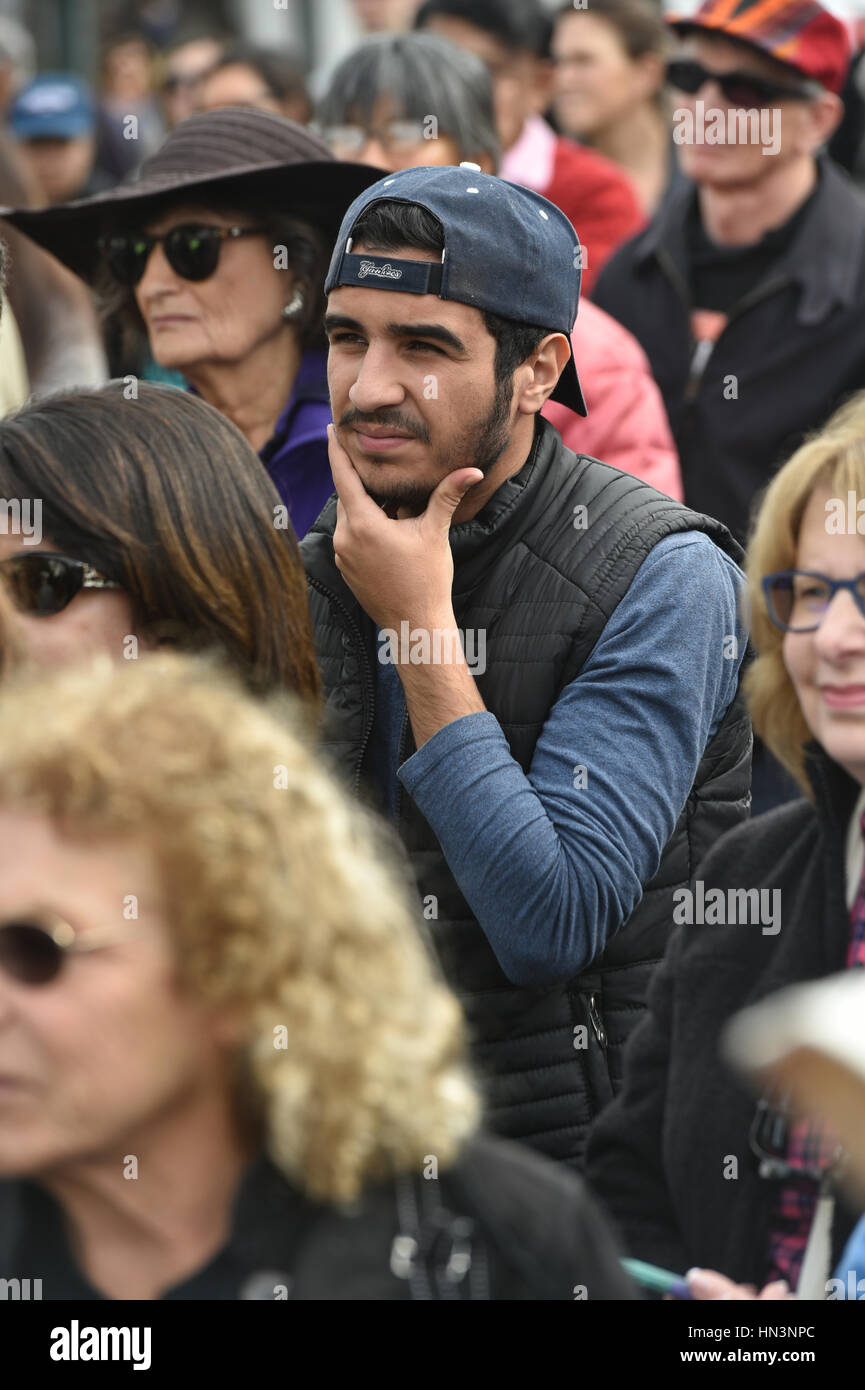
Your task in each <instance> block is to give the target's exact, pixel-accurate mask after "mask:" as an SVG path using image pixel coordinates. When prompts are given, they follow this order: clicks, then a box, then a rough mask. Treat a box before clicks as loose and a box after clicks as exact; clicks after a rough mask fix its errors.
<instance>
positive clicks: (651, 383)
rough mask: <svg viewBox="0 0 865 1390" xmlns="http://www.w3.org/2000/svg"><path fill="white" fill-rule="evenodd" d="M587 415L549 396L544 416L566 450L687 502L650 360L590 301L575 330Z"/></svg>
mask: <svg viewBox="0 0 865 1390" xmlns="http://www.w3.org/2000/svg"><path fill="white" fill-rule="evenodd" d="M571 343H572V344H573V349H574V360H575V362H576V364H577V371H578V372H579V376H580V382H581V384H582V387H583V395H584V396H585V398H586V406H587V407H588V411H589V413H588V415H587V416H586V417H585V418H583V416H582V415H575V414H574V412H573V411H572V410H569V409H568V407H567V406H566V405H559V404H558V402H556V401H547V403H546V405H545V406H544V409H543V412H542V414H543V415H544V416H545V417H546V419H547V420H549V421H550V423H551V424H553V425H555V427H556V429H557V430H558V431H559V434H560V435H561V436H562V439H563V440H564V442H565V444H566V445H567V446H568V448H569V449H573V451H574V453H575V454H589V455H590V457H591V458H596V459H600V460H601V461H602V462H603V463H611V464H613V466H614V467H616V468H621V470H622V472H623V473H633V474H634V476H635V477H637V478H642V479H643V481H644V482H647V483H651V485H652V487H655V488H657V489H658V491H659V492H666V493H667V495H668V496H670V497H675V498H676V500H677V501H679V502H681V500H682V495H683V494H682V475H681V473H680V471H679V456H678V454H677V453H676V446H675V444H674V443H673V436H672V434H671V433H670V425H669V422H668V420H667V412H666V410H665V409H664V402H663V400H662V399H661V393H660V391H659V390H658V387H657V385H656V383H655V379H654V377H653V376H652V373H651V370H650V368H649V361H648V358H647V357H646V354H645V353H644V352H643V349H642V348H641V347H640V344H639V343H638V342H637V340H636V338H635V337H634V336H633V334H632V333H629V332H628V330H627V329H626V328H623V327H622V325H621V324H620V323H619V322H618V321H617V320H616V319H614V318H613V317H612V316H611V315H610V314H607V313H605V312H604V310H603V309H599V308H598V306H597V305H596V304H593V303H592V302H591V300H590V299H582V300H580V310H579V313H578V315H577V322H576V325H575V327H574V331H573V333H572V334H571Z"/></svg>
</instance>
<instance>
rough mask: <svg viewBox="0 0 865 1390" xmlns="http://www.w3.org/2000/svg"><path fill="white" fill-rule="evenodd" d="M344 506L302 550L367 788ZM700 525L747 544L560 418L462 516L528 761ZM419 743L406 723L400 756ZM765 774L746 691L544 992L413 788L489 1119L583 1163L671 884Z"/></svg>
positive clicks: (479, 608)
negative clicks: (473, 903)
mask: <svg viewBox="0 0 865 1390" xmlns="http://www.w3.org/2000/svg"><path fill="white" fill-rule="evenodd" d="M578 505H584V506H585V507H586V508H587V515H588V519H589V525H588V528H587V530H585V531H583V532H577V531H575V529H574V527H573V524H572V520H571V519H572V517H573V515H574V509H575V507H576V506H578ZM335 514H336V507H335V504H334V503H333V502H331V503H329V504H328V506H327V507H326V508H325V510H324V512H323V513H322V515H321V517H320V518H319V520H318V522H317V523H316V525H315V526H314V527H313V528H312V530H311V531H310V532H309V533H308V535H307V536H306V538H305V539H304V542H303V545H302V552H303V556H304V563H305V565H306V568H307V575H308V578H309V585H310V606H311V610H312V617H313V627H314V631H315V636H316V644H317V647H318V652H319V657H320V662H321V668H322V676H323V681H324V687H325V691H326V693H327V698H328V703H329V706H330V708H331V709H332V710H333V711H334V712H336V713H337V714H338V715H339V716H341V719H342V726H341V729H340V731H339V732H338V734H336V735H335V736H334V737H333V738H332V739H331V747H332V750H333V752H334V754H335V756H336V757H338V759H339V761H340V763H341V766H342V767H343V769H344V772H345V774H346V775H347V776H348V777H350V778H353V779H354V781H355V784H356V785H360V782H361V777H362V773H363V770H364V755H365V751H366V748H367V745H368V742H369V734H370V729H371V726H372V720H373V705H374V699H375V685H374V679H373V671H374V667H375V653H376V641H375V627H374V625H373V624H372V623H371V621H370V620H369V619H368V618H367V617H366V615H365V614H364V613H363V612H362V610H361V609H360V606H359V605H358V603H357V601H356V599H355V598H354V596H353V594H352V593H351V591H350V590H349V589H348V588H347V587H346V585H345V584H344V583H343V581H342V579H341V577H340V575H339V572H338V570H337V569H336V566H335V564H334V558H333V540H332V537H333V530H334V526H335ZM684 530H702V531H705V532H707V533H708V534H709V535H710V536H711V537H712V538H713V540H714V541H715V542H716V543H717V544H718V545H719V546H721V547H722V548H725V549H728V550H729V551H730V553H731V554H733V555H734V556H737V555H738V550H737V547H736V546H735V544H734V543H733V542H731V540H730V538H729V536H728V535H727V533H726V532H725V531H724V529H723V527H721V526H719V525H718V523H716V522H713V521H711V520H709V519H708V518H706V517H701V516H698V515H696V514H695V513H693V512H690V511H688V510H687V509H686V508H684V507H682V506H681V505H680V504H679V503H677V502H673V501H671V499H670V498H668V497H664V496H663V495H662V494H660V493H657V492H655V491H654V490H653V489H652V488H650V487H648V486H647V485H646V484H645V483H641V482H640V481H638V480H637V479H636V478H633V477H631V476H629V475H628V474H625V473H621V472H619V471H618V470H617V469H614V468H609V467H607V465H606V464H603V463H598V462H597V461H595V460H592V459H587V458H583V457H577V456H576V455H574V454H572V453H571V452H570V450H568V449H566V448H565V447H564V445H563V444H562V442H561V439H560V438H559V436H558V434H557V433H556V431H555V430H554V429H553V428H552V426H551V425H549V424H548V423H547V422H546V421H545V420H539V422H538V425H537V430H536V434H535V443H534V446H533V448H532V451H531V454H530V456H529V458H528V460H527V461H526V463H525V465H524V466H523V468H522V469H521V470H520V472H519V473H517V474H516V475H515V476H514V477H512V478H510V479H508V480H507V481H506V482H505V483H504V484H503V485H502V487H501V488H499V490H498V491H497V492H496V493H495V495H494V496H493V497H492V498H491V499H490V501H489V502H488V503H487V505H486V506H485V507H484V508H483V510H482V511H481V512H480V513H479V514H478V516H477V517H475V518H474V519H473V520H471V521H468V522H465V523H463V524H460V525H458V526H455V527H453V528H452V529H451V547H452V550H453V555H454V566H455V576H454V585H453V595H454V607H455V613H456V619H457V623H458V625H459V627H460V628H461V629H463V630H466V629H484V630H485V631H486V634H487V637H486V670H485V671H484V673H483V674H482V675H479V676H478V677H477V683H478V688H479V690H480V693H481V695H482V697H483V699H484V702H485V704H486V707H487V709H488V710H490V711H491V712H492V713H493V714H494V715H495V716H496V718H497V720H498V721H499V724H500V725H501V727H502V730H503V732H504V734H505V737H506V738H507V740H508V743H509V746H510V750H511V753H512V755H513V757H514V759H515V760H516V761H517V762H518V763H519V764H520V766H521V767H522V768H523V770H524V771H528V769H529V767H530V765H531V759H532V754H533V752H534V748H535V744H536V742H537V739H538V736H539V734H540V732H541V729H542V728H543V725H544V722H545V720H546V719H547V716H548V715H549V712H550V710H551V708H552V706H553V704H554V703H555V701H556V699H557V698H558V696H559V694H560V693H561V691H562V690H563V689H564V688H565V686H566V685H568V684H569V683H570V682H571V681H572V680H574V679H575V678H576V676H577V675H578V674H579V672H580V670H581V669H582V667H583V666H584V664H585V662H586V660H587V659H588V657H589V655H590V653H591V651H592V649H593V647H594V645H595V643H596V642H597V640H598V638H599V636H600V634H601V632H602V631H603V628H604V625H605V623H606V622H607V620H608V618H609V617H610V615H611V614H612V613H613V611H614V610H615V608H616V607H617V605H618V603H619V602H620V601H621V599H622V597H623V595H624V594H625V593H626V591H627V589H628V587H629V585H630V583H631V580H632V579H633V577H634V575H635V574H636V572H637V570H638V569H639V567H640V565H641V563H642V561H643V559H644V558H645V556H646V555H647V554H648V553H649V551H650V550H651V549H652V547H653V546H654V545H655V544H656V543H657V542H658V541H659V540H661V539H662V537H664V536H667V535H670V534H672V533H674V532H677V531H684ZM517 596H518V598H517ZM413 751H414V745H413V743H412V740H411V729H410V725H409V721H408V720H407V719H406V720H405V726H404V730H403V743H402V751H401V761H402V760H404V759H405V758H407V757H409V756H410V754H411V753H412V752H413ZM749 770H750V726H749V723H748V720H747V716H746V715H745V712H744V709H743V707H742V704H741V702H740V700H739V697H738V696H737V697H736V699H734V701H733V703H732V704H731V706H730V709H729V710H728V712H727V715H726V716H725V718H724V720H723V722H722V724H721V726H720V728H719V729H718V731H717V733H716V734H715V736H714V738H713V740H712V742H711V744H710V745H709V747H708V748H707V750H706V752H705V754H704V756H703V759H702V761H701V763H700V766H699V769H698V772H697V777H696V780H695V783H694V788H693V790H692V793H691V795H690V796H689V798H688V801H687V804H686V806H684V807H683V808H682V813H681V816H680V818H679V823H678V825H677V827H676V830H675V832H674V834H673V836H672V838H671V840H670V841H669V843H668V845H667V846H666V848H665V850H664V854H663V857H662V860H661V864H660V866H659V869H658V872H657V874H656V875H655V877H654V879H653V880H652V882H651V883H650V884H648V885H646V888H645V893H644V897H643V900H642V901H641V903H640V904H639V905H638V907H637V908H636V910H635V911H634V913H633V914H632V915H631V917H630V919H629V920H628V922H627V923H626V924H625V925H624V926H623V927H622V928H621V929H620V930H619V931H618V932H617V933H616V934H615V935H614V936H613V937H612V939H611V940H610V941H609V942H608V945H607V947H606V949H605V951H604V953H603V954H602V955H601V956H600V957H599V958H598V959H597V960H595V961H594V962H592V963H591V965H590V967H589V968H587V969H585V970H584V971H583V972H582V973H581V974H579V975H578V976H576V977H575V978H562V979H560V978H552V977H551V978H550V979H549V981H545V982H544V985H543V986H540V985H539V986H537V987H533V988H528V987H526V986H525V985H518V984H515V983H513V982H512V981H511V980H509V979H508V978H507V977H506V976H505V974H504V973H503V971H502V969H501V967H500V966H499V964H498V962H497V960H496V957H495V955H494V953H493V950H492V947H491V946H490V944H489V942H488V940H487V937H486V935H485V934H484V932H483V930H482V928H481V926H480V925H479V923H478V921H477V920H476V918H475V917H474V915H473V913H472V911H471V909H470V908H469V906H468V904H467V902H466V900H465V898H464V897H463V896H462V894H461V893H460V891H459V888H458V887H457V884H456V881H455V879H454V877H453V875H452V874H451V871H450V869H449V867H448V864H447V862H446V860H445V858H444V854H443V852H442V849H441V847H440V845H439V843H438V840H437V838H436V836H435V835H434V833H433V831H432V830H431V828H430V826H429V825H428V824H427V822H426V820H425V819H424V817H423V816H422V815H421V814H420V811H419V810H418V809H417V807H416V806H415V805H414V803H413V802H412V800H411V798H410V797H408V796H407V795H405V794H404V793H402V794H401V795H400V797H399V800H398V807H397V811H398V815H397V821H398V828H399V833H400V836H401V839H402V842H403V844H404V845H405V847H406V849H407V850H408V853H409V856H410V858H411V861H412V864H413V866H414V870H415V875H416V879H417V882H418V885H419V887H420V892H421V895H422V896H423V897H425V898H426V897H429V896H434V897H435V900H436V902H437V904H438V918H437V919H436V920H432V921H428V922H425V923H424V927H425V928H427V929H428V930H429V934H430V936H431V938H432V942H433V945H434V947H435V951H436V954H437V956H438V959H439V961H440V962H441V965H442V968H443V972H444V975H445V977H446V979H447V981H448V983H449V984H450V986H451V988H452V989H453V990H454V991H455V992H456V993H457V994H458V995H459V997H460V999H461V1001H462V1004H463V1006H464V1008H465V1011H466V1015H467V1018H468V1022H469V1029H470V1035H471V1039H472V1044H473V1060H474V1063H475V1066H476V1068H477V1070H478V1072H479V1075H480V1078H481V1080H482V1083H483V1085H484V1088H485V1095H486V1100H487V1107H488V1109H487V1114H488V1121H489V1123H490V1125H491V1126H492V1127H493V1128H494V1129H495V1130H496V1131H497V1132H498V1133H500V1134H503V1135H505V1136H506V1137H508V1138H513V1139H522V1140H524V1141H525V1142H526V1143H530V1144H532V1145H533V1146H535V1147H536V1148H538V1149H540V1150H541V1151H542V1152H544V1153H547V1154H549V1155H550V1156H551V1157H553V1158H558V1159H563V1160H565V1161H567V1162H570V1163H573V1164H575V1165H579V1164H580V1162H581V1160H582V1154H583V1148H584V1144H585V1135H586V1131H587V1128H588V1125H589V1122H590V1120H591V1119H592V1117H593V1116H594V1115H596V1114H597V1113H598V1111H599V1110H600V1109H601V1108H602V1107H603V1106H604V1105H605V1104H606V1103H607V1101H608V1100H609V1099H610V1097H611V1096H612V1095H613V1093H614V1091H615V1089H616V1087H617V1085H618V1083H619V1079H620V1075H621V1056H622V1050H623V1047H624V1042H625V1039H626V1037H627V1035H628V1033H629V1032H630V1029H631V1028H632V1027H633V1024H634V1023H635V1021H636V1020H637V1018H638V1017H639V1013H640V1010H641V1009H642V1007H643V1005H644V1001H645V994H646V988H647V986H648V981H649V976H650V974H651V971H652V969H653V967H654V965H655V963H656V962H657V961H658V960H659V959H660V958H661V956H662V955H663V951H664V947H665V945H666V939H667V935H668V932H669V924H668V918H667V914H666V911H665V904H666V891H667V889H668V888H669V886H670V885H673V884H676V883H682V882H686V881H687V879H688V875H689V873H690V871H691V868H692V867H693V864H694V863H695V862H696V860H697V859H698V858H699V857H700V856H701V855H702V854H704V853H705V852H706V850H707V849H708V848H709V846H710V845H711V844H712V843H713V841H714V840H715V839H716V838H717V837H718V835H719V834H721V833H722V832H723V831H724V830H726V829H728V828H729V827H730V826H731V825H734V824H735V823H736V822H737V821H738V820H740V819H742V817H743V816H744V815H745V814H746V808H747V795H748V781H749ZM578 1029H579V1032H577V1030H578ZM581 1040H583V1041H584V1042H585V1046H579V1045H578V1044H579V1043H580V1041H581Z"/></svg>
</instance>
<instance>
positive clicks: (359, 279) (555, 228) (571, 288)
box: [324, 163, 587, 415]
mask: <svg viewBox="0 0 865 1390" xmlns="http://www.w3.org/2000/svg"><path fill="white" fill-rule="evenodd" d="M391 201H393V202H398V203H408V204H412V205H413V206H415V207H420V208H425V209H426V211H427V212H430V213H432V214H433V215H434V216H435V217H437V218H438V220H439V222H440V223H441V225H442V228H443V232H444V250H443V251H442V258H441V261H412V260H402V259H398V258H396V257H394V256H379V255H372V254H367V253H366V252H364V254H363V255H360V256H359V255H356V254H354V253H353V252H352V249H351V248H352V228H353V227H354V226H355V225H356V223H357V221H358V219H359V218H360V216H361V214H362V213H364V212H366V211H367V209H368V208H370V207H372V206H373V205H374V204H375V203H381V202H391ZM580 268H581V255H580V242H579V238H578V236H577V234H576V232H575V231H574V228H573V227H572V225H571V223H570V222H569V221H568V219H567V217H565V214H564V213H563V212H562V211H561V209H560V208H557V207H556V206H555V204H554V203H550V202H548V201H547V199H546V198H542V197H541V196H540V194H539V193H534V192H533V191H532V190H531V189H530V188H522V187H521V186H520V185H519V184H516V183H509V182H508V180H507V179H501V178H499V177H498V176H497V175H495V174H482V173H481V172H480V169H479V168H478V166H477V165H476V164H467V163H466V164H460V165H459V166H458V167H457V166H455V165H448V166H445V167H441V166H435V167H423V168H419V169H401V170H400V171H399V172H398V173H396V174H388V176H387V178H384V179H379V181H378V182H377V183H374V184H371V185H370V187H369V188H367V189H366V190H365V191H364V192H363V193H361V194H359V195H358V197H357V198H355V200H354V202H353V203H352V204H351V206H350V207H349V209H348V211H347V212H346V214H345V217H344V218H343V219H342V225H341V227H340V229H339V236H338V237H337V240H336V246H335V248H334V252H333V256H332V258H331V262H330V269H329V270H328V272H327V279H326V280H325V283H324V290H325V294H329V293H330V291H331V290H332V289H335V288H336V286H337V285H360V286H361V287H363V288H365V289H378V290H391V291H393V290H397V291H399V292H400V293H408V294H437V295H438V296H439V298H440V299H455V300H458V301H459V302H460V303H461V304H469V305H471V306H472V308H474V309H486V310H488V311H489V312H490V313H493V314H499V315H501V317H502V318H507V319H514V320H516V321H517V322H518V323H531V324H536V325H537V326H538V327H541V328H546V329H548V330H549V331H550V332H559V333H564V334H565V336H566V337H567V339H568V341H569V342H570V337H571V332H572V330H573V327H574V323H575V322H576V317H577V306H578V304H579V300H580ZM552 399H553V400H554V401H560V402H561V403H562V405H566V406H569V407H570V409H571V410H575V411H576V412H577V414H578V415H585V414H586V413H587V412H586V403H585V401H584V399H583V392H582V389H581V387H580V382H579V378H578V376H577V368H576V365H575V363H574V353H573V348H571V355H570V357H569V358H568V361H567V363H566V364H565V368H564V370H563V371H562V374H561V376H560V377H559V379H558V381H557V383H556V386H555V389H554V390H553V392H552Z"/></svg>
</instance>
